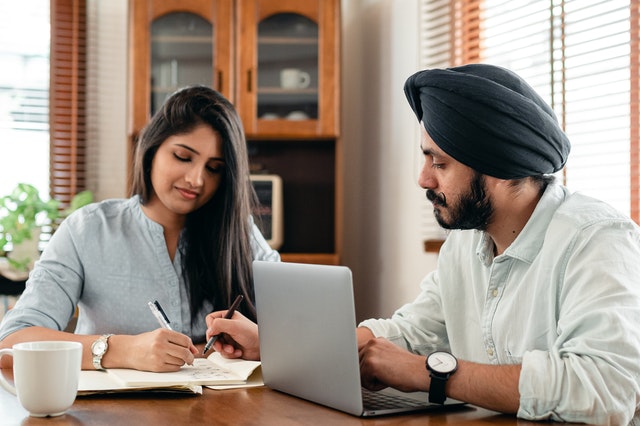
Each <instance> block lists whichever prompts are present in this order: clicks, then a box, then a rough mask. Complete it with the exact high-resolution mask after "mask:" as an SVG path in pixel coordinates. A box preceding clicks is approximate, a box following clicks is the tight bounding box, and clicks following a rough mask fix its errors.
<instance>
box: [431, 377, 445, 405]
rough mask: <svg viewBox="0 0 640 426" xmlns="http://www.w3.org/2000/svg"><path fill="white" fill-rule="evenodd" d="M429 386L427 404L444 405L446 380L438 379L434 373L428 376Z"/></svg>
mask: <svg viewBox="0 0 640 426" xmlns="http://www.w3.org/2000/svg"><path fill="white" fill-rule="evenodd" d="M430 376H431V384H430V385H429V402H431V403H434V404H444V401H445V400H446V399H447V395H446V393H445V390H444V386H445V385H446V384H447V378H444V377H438V376H436V375H435V374H434V373H431V374H430Z"/></svg>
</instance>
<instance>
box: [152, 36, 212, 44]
mask: <svg viewBox="0 0 640 426" xmlns="http://www.w3.org/2000/svg"><path fill="white" fill-rule="evenodd" d="M151 42H152V43H184V44H211V36H208V37H207V36H178V35H176V36H167V35H162V36H151Z"/></svg>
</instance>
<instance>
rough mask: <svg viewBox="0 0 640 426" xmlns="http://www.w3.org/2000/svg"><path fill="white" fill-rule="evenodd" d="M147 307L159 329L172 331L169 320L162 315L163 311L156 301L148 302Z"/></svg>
mask: <svg viewBox="0 0 640 426" xmlns="http://www.w3.org/2000/svg"><path fill="white" fill-rule="evenodd" d="M148 305H149V309H151V313H152V314H153V316H154V317H156V319H157V320H158V322H159V323H160V327H162V328H166V329H168V330H173V328H171V325H169V322H170V321H169V318H168V317H167V315H166V314H165V313H164V310H162V306H160V303H158V301H157V300H156V301H155V302H149V303H148Z"/></svg>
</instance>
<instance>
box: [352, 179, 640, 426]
mask: <svg viewBox="0 0 640 426" xmlns="http://www.w3.org/2000/svg"><path fill="white" fill-rule="evenodd" d="M493 248H494V245H493V241H492V240H491V239H490V237H489V236H488V235H486V234H485V233H484V232H479V231H452V232H451V233H450V235H449V236H448V237H447V241H446V242H445V244H444V245H443V246H442V250H441V252H440V256H439V259H438V267H437V270H436V271H433V272H432V273H430V274H429V275H427V276H426V277H425V279H424V280H423V282H422V283H421V294H420V295H419V296H418V297H417V299H416V300H415V301H414V302H412V303H409V304H407V305H405V306H403V307H401V308H400V309H398V310H397V311H396V312H395V313H394V315H393V316H392V318H390V319H378V320H367V321H364V322H363V323H362V324H361V325H362V326H365V327H368V328H369V329H371V330H372V332H373V333H374V335H376V336H382V337H386V338H388V339H389V340H391V341H393V342H395V343H396V344H398V345H401V346H403V347H405V348H407V349H409V350H411V351H414V352H416V353H421V354H428V353H430V352H432V351H433V350H436V349H445V350H450V351H451V352H452V353H453V354H454V355H456V356H457V357H459V358H460V359H463V360H467V361H473V362H477V363H484V364H494V365H505V364H521V365H522V372H521V375H520V382H519V391H520V408H519V411H518V416H519V417H522V418H526V419H553V420H561V421H568V422H586V423H597V424H612V425H625V424H628V423H629V422H637V424H640V420H639V419H640V417H635V418H634V416H635V413H636V411H637V410H638V406H639V402H640V232H639V230H638V227H637V226H636V225H635V224H634V223H633V222H632V221H631V220H629V218H627V217H625V216H623V215H621V214H620V213H618V212H616V211H615V210H614V209H612V208H611V207H609V206H608V205H606V204H604V203H602V202H600V201H597V200H594V199H592V198H589V197H586V196H583V195H580V194H570V193H569V192H568V190H567V189H566V188H564V187H562V186H560V185H557V184H553V185H549V187H548V188H547V190H546V191H545V193H544V195H543V197H542V198H541V200H540V202H539V203H538V206H537V207H536V209H535V211H534V213H533V215H532V216H531V218H530V220H529V221H528V223H527V224H526V226H525V228H524V229H523V231H522V232H521V234H520V235H519V236H518V237H517V239H516V240H515V241H514V242H513V243H512V244H511V246H509V247H508V248H507V249H506V250H505V252H504V253H503V254H501V255H499V256H496V257H494V255H493ZM634 424H635V423H634Z"/></svg>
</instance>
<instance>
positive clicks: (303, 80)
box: [298, 71, 311, 88]
mask: <svg viewBox="0 0 640 426" xmlns="http://www.w3.org/2000/svg"><path fill="white" fill-rule="evenodd" d="M309 83H311V76H310V75H309V73H308V72H305V71H300V82H299V83H298V85H299V87H301V88H305V87H308V86H309Z"/></svg>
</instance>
